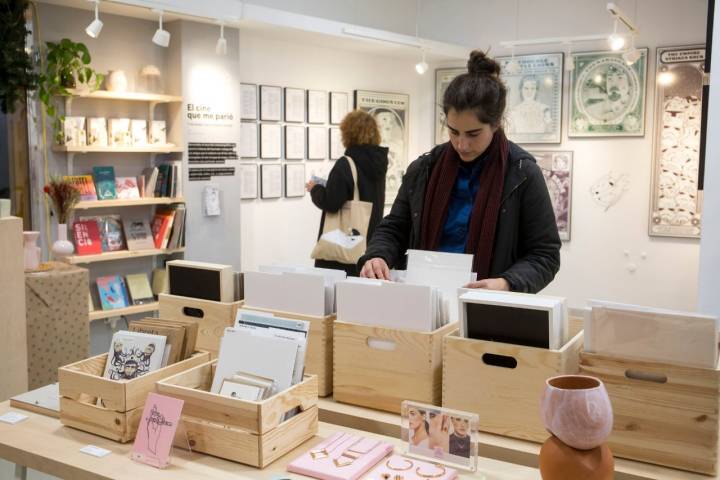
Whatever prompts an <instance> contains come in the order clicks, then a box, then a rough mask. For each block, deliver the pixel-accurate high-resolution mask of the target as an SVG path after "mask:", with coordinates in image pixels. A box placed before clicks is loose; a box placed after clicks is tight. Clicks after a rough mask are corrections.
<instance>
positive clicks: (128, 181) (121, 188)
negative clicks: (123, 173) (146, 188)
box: [115, 177, 140, 200]
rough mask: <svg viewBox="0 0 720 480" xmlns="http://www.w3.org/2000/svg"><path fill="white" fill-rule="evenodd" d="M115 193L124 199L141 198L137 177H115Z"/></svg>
mask: <svg viewBox="0 0 720 480" xmlns="http://www.w3.org/2000/svg"><path fill="white" fill-rule="evenodd" d="M115 194H116V196H117V198H122V199H124V200H129V199H133V198H140V190H139V189H138V183H137V178H135V177H115Z"/></svg>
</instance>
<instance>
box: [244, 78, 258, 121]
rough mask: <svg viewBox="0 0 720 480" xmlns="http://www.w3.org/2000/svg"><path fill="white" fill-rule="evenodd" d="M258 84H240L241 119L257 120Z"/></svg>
mask: <svg viewBox="0 0 720 480" xmlns="http://www.w3.org/2000/svg"><path fill="white" fill-rule="evenodd" d="M257 105H258V102H257V85H255V84H251V83H241V84H240V120H257Z"/></svg>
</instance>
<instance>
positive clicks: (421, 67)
mask: <svg viewBox="0 0 720 480" xmlns="http://www.w3.org/2000/svg"><path fill="white" fill-rule="evenodd" d="M428 68H429V67H428V64H427V62H426V61H425V49H423V51H422V60H420V62H418V63H416V64H415V71H416V72H417V73H418V75H423V74H424V73H425V72H427V71H428Z"/></svg>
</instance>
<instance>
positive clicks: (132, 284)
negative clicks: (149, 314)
mask: <svg viewBox="0 0 720 480" xmlns="http://www.w3.org/2000/svg"><path fill="white" fill-rule="evenodd" d="M125 280H126V282H127V287H128V293H129V294H130V300H132V304H133V305H145V304H147V303H153V302H154V301H155V296H154V295H153V293H152V288H150V281H149V280H148V276H147V274H146V273H133V274H130V275H126V276H125Z"/></svg>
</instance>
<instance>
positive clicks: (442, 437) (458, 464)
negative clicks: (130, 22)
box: [400, 400, 480, 472]
mask: <svg viewBox="0 0 720 480" xmlns="http://www.w3.org/2000/svg"><path fill="white" fill-rule="evenodd" d="M400 415H401V421H402V423H401V427H402V428H401V435H402V436H401V438H402V440H403V447H402V448H403V453H404V455H407V456H408V457H413V458H417V459H420V460H427V461H430V462H433V463H440V464H443V465H447V466H450V467H455V468H460V469H463V470H469V471H471V472H474V471H476V470H477V457H478V428H479V424H480V419H479V416H478V414H476V413H470V412H463V411H460V410H453V409H449V408H443V407H437V406H435V405H428V404H426V403H419V402H413V401H409V400H405V401H404V402H402V405H401V408H400ZM419 437H422V438H419Z"/></svg>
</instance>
